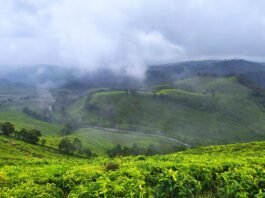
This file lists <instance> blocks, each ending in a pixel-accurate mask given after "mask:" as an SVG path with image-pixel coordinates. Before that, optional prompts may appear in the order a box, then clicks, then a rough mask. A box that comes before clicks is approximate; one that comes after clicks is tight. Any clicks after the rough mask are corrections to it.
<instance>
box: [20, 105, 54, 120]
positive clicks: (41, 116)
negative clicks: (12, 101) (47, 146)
mask: <svg viewBox="0 0 265 198" xmlns="http://www.w3.org/2000/svg"><path fill="white" fill-rule="evenodd" d="M23 113H25V114H27V115H29V116H30V117H33V118H35V119H37V120H41V121H44V122H51V121H52V116H51V114H50V113H47V110H44V111H43V113H42V114H38V113H36V112H34V111H32V110H30V109H29V108H28V107H24V108H23Z"/></svg>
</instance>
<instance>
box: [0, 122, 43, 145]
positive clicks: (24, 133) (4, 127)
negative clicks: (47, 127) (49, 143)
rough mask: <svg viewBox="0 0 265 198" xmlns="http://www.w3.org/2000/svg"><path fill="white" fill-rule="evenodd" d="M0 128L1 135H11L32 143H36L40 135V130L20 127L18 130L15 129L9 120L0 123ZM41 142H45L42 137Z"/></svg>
mask: <svg viewBox="0 0 265 198" xmlns="http://www.w3.org/2000/svg"><path fill="white" fill-rule="evenodd" d="M0 130H1V131H2V133H3V135H6V136H9V135H13V136H15V137H17V138H19V139H22V140H24V141H26V142H29V143H32V144H37V143H38V142H39V141H40V137H41V132H40V131H38V130H36V129H30V130H27V129H21V130H20V131H16V130H15V127H14V125H13V124H12V123H10V122H4V123H2V124H0ZM41 144H43V145H44V144H45V140H44V139H42V141H41Z"/></svg>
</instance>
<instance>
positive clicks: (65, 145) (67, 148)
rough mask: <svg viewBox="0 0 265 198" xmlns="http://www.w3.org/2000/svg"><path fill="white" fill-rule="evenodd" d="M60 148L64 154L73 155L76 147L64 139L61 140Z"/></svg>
mask: <svg viewBox="0 0 265 198" xmlns="http://www.w3.org/2000/svg"><path fill="white" fill-rule="evenodd" d="M58 148H59V150H60V151H62V152H63V153H67V154H70V153H73V151H74V150H75V147H74V145H73V144H72V143H71V142H70V140H69V139H67V138H63V139H62V140H61V142H60V143H59V145H58Z"/></svg>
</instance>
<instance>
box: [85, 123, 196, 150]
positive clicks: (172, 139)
mask: <svg viewBox="0 0 265 198" xmlns="http://www.w3.org/2000/svg"><path fill="white" fill-rule="evenodd" d="M84 127H85V128H93V129H99V130H104V131H112V132H116V133H127V134H136V135H146V136H151V137H160V138H164V139H167V140H170V141H173V142H176V143H178V144H180V145H183V146H185V147H187V148H191V147H192V146H191V145H190V144H188V143H185V142H182V141H180V140H178V139H175V138H171V137H167V136H164V135H158V134H152V133H143V132H137V131H130V130H122V129H115V128H105V127H98V126H90V125H89V126H88V125H86V126H84Z"/></svg>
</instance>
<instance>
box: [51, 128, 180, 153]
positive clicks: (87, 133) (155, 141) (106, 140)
mask: <svg viewBox="0 0 265 198" xmlns="http://www.w3.org/2000/svg"><path fill="white" fill-rule="evenodd" d="M65 137H67V138H69V139H71V140H73V139H74V138H76V137H77V138H79V139H80V140H81V142H82V145H83V146H84V147H85V148H90V149H91V150H92V151H93V152H94V153H96V154H98V155H106V150H107V149H110V148H112V147H114V146H115V145H117V144H120V145H123V146H129V147H130V146H132V145H133V143H136V144H137V145H138V146H139V147H144V148H146V147H148V146H150V145H154V146H160V147H161V152H162V151H164V152H170V151H171V150H172V148H173V147H174V146H180V145H178V144H177V143H176V142H174V141H170V140H167V139H163V138H159V137H150V136H148V135H138V134H126V133H120V132H114V131H107V130H106V131H105V130H99V129H94V128H83V129H80V130H78V131H75V132H74V133H73V134H71V135H68V136H65ZM61 138H62V137H52V138H49V137H48V138H47V144H48V145H50V146H52V147H54V148H56V147H57V145H58V143H59V141H60V139H61Z"/></svg>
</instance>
